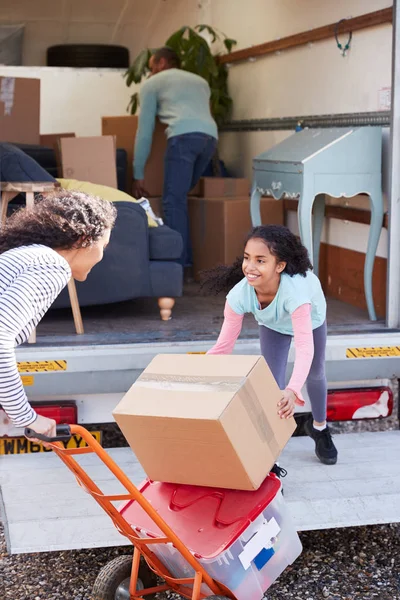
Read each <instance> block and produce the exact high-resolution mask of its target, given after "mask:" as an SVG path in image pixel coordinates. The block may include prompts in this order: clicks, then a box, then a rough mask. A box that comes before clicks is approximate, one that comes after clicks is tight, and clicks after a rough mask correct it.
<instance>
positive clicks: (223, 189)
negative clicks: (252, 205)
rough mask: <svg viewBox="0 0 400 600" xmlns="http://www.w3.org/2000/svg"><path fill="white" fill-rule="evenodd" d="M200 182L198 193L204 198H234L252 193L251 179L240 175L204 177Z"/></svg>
mask: <svg viewBox="0 0 400 600" xmlns="http://www.w3.org/2000/svg"><path fill="white" fill-rule="evenodd" d="M199 184H200V186H199V194H198V195H199V196H202V197H203V198H232V197H236V196H237V197H240V196H248V195H250V181H249V180H248V179H243V178H238V177H202V178H201V179H200V182H199ZM193 195H195V194H193Z"/></svg>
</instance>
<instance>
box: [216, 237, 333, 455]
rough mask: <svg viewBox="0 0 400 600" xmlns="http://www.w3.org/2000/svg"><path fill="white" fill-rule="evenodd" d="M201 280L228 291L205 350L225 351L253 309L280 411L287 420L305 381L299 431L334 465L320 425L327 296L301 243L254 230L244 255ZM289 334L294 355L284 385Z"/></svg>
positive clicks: (324, 399)
mask: <svg viewBox="0 0 400 600" xmlns="http://www.w3.org/2000/svg"><path fill="white" fill-rule="evenodd" d="M205 284H206V285H207V287H208V288H209V289H210V290H211V291H213V292H214V293H217V294H218V293H220V292H222V291H228V290H230V291H229V293H228V295H227V299H226V304H225V311H224V323H223V325H222V329H221V333H220V335H219V338H218V341H217V343H216V344H215V346H214V347H213V348H211V350H209V351H208V354H230V353H231V352H232V350H233V347H234V345H235V342H236V340H237V338H238V337H239V334H240V331H241V328H242V322H243V316H244V314H245V313H252V314H253V315H254V317H255V319H256V321H257V322H258V324H259V326H260V327H259V332H260V345H261V352H262V354H263V356H264V358H265V360H266V361H267V363H268V366H269V368H270V369H271V371H272V374H273V375H274V377H275V379H276V381H277V383H278V385H279V387H280V389H281V390H283V391H282V399H281V401H280V402H279V404H278V413H279V415H280V416H281V418H283V419H284V418H289V417H291V416H293V414H294V408H295V405H296V404H298V405H304V399H303V397H302V394H301V390H302V387H303V385H304V384H305V383H306V384H307V391H308V395H309V397H310V401H311V407H312V414H313V420H312V419H310V421H308V422H307V423H306V431H307V433H308V435H310V436H311V437H312V438H313V439H314V441H315V452H316V455H317V457H318V458H319V460H320V461H321V462H322V463H324V464H327V465H332V464H335V463H336V461H337V450H336V448H335V445H334V443H333V441H332V437H331V434H330V431H329V428H328V425H327V423H326V405H327V381H326V375H325V347H326V335H327V331H326V301H325V297H324V294H323V291H322V288H321V284H320V281H319V279H318V277H316V275H314V273H313V272H312V265H311V263H310V260H309V257H308V253H307V250H306V248H305V247H304V246H303V245H302V244H301V243H300V241H299V240H298V239H297V238H296V236H295V235H294V234H293V233H291V232H290V230H289V229H288V228H287V227H283V226H281V225H263V226H260V227H256V228H254V229H253V230H252V231H251V233H250V235H249V236H248V239H247V243H246V246H245V249H244V255H243V258H240V259H238V260H237V261H236V262H235V263H234V264H233V265H232V266H231V267H227V266H220V267H217V268H216V269H213V270H212V271H209V272H208V274H207V275H206V280H205ZM292 337H294V346H295V353H296V356H295V362H294V368H293V373H292V376H291V378H290V381H289V383H288V385H287V386H286V367H287V361H288V355H289V349H290V343H291V340H292Z"/></svg>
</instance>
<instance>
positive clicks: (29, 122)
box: [0, 77, 40, 144]
mask: <svg viewBox="0 0 400 600" xmlns="http://www.w3.org/2000/svg"><path fill="white" fill-rule="evenodd" d="M39 141H40V79H25V78H22V77H21V78H19V77H0V142H11V143H14V144H39Z"/></svg>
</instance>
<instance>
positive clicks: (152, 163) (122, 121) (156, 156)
mask: <svg viewBox="0 0 400 600" xmlns="http://www.w3.org/2000/svg"><path fill="white" fill-rule="evenodd" d="M137 128H138V117H137V116H136V115H126V116H124V117H103V118H102V134H103V135H113V136H115V138H116V143H117V148H124V149H125V150H126V153H127V156H128V169H127V179H126V191H127V193H128V194H130V193H131V192H132V179H133V169H132V163H133V153H134V147H135V138H136V132H137ZM165 129H166V126H165V125H163V124H162V123H160V122H159V121H156V126H155V128H154V134H153V144H152V146H151V152H150V155H149V158H148V161H147V164H146V169H145V176H144V187H145V189H146V191H147V192H148V194H149V196H161V195H162V192H163V183H164V155H165V150H166V148H167V138H166V135H165Z"/></svg>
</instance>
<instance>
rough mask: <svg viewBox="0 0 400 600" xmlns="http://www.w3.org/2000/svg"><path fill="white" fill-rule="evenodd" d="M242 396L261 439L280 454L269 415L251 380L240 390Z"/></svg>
mask: <svg viewBox="0 0 400 600" xmlns="http://www.w3.org/2000/svg"><path fill="white" fill-rule="evenodd" d="M240 398H241V400H242V404H243V406H244V408H245V410H246V412H247V414H248V415H249V417H250V420H251V422H252V424H253V427H254V429H255V430H256V431H257V433H258V437H259V438H260V440H262V441H263V442H266V443H267V444H268V446H269V447H270V448H271V451H272V452H273V454H274V455H276V456H278V454H280V451H281V448H280V446H279V444H278V442H277V441H276V439H275V434H274V432H273V429H272V427H271V424H270V422H269V421H268V418H267V415H266V414H265V410H264V408H263V407H262V405H261V402H260V401H259V399H258V398H257V395H256V393H255V391H254V389H253V386H252V385H251V384H250V382H249V380H247V381H246V383H245V385H244V386H243V388H242V389H241V390H240Z"/></svg>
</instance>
